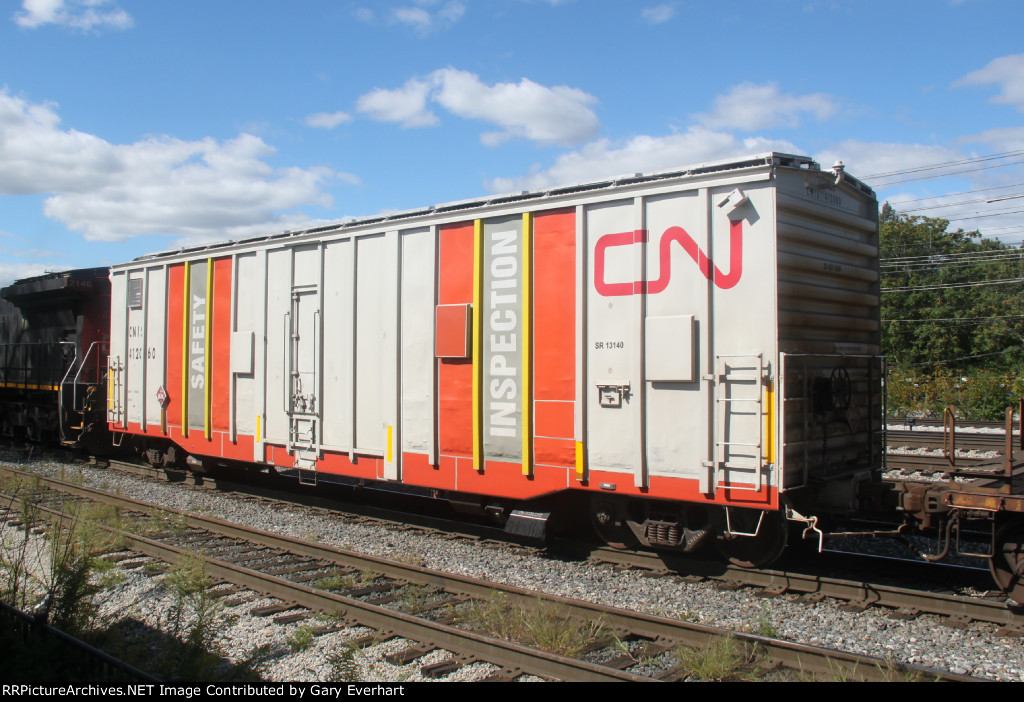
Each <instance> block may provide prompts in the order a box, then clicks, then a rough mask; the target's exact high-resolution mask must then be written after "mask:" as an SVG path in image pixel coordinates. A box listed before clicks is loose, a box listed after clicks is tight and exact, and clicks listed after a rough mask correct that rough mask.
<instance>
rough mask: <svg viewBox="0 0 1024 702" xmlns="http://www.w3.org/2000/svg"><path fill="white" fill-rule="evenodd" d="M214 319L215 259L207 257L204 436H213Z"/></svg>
mask: <svg viewBox="0 0 1024 702" xmlns="http://www.w3.org/2000/svg"><path fill="white" fill-rule="evenodd" d="M212 321H213V259H212V258H208V259H206V332H205V333H206V345H205V347H204V349H203V355H204V358H203V388H204V394H203V436H205V437H206V438H207V439H209V438H210V436H211V430H210V424H211V422H210V415H211V409H212V398H213V394H212V392H211V390H210V343H211V341H212V340H211V339H210V327H211V326H212Z"/></svg>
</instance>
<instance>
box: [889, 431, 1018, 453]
mask: <svg viewBox="0 0 1024 702" xmlns="http://www.w3.org/2000/svg"><path fill="white" fill-rule="evenodd" d="M886 439H887V445H888V447H889V449H890V450H891V449H893V448H898V447H901V446H908V447H914V448H928V449H941V448H943V433H942V432H941V431H921V430H916V431H915V430H907V429H890V430H889V431H888V432H886ZM1005 447H1006V435H1005V434H1002V433H998V434H996V433H985V434H982V433H977V432H968V431H962V430H958V431H957V433H956V448H957V451H1001V450H1003V449H1004V448H1005Z"/></svg>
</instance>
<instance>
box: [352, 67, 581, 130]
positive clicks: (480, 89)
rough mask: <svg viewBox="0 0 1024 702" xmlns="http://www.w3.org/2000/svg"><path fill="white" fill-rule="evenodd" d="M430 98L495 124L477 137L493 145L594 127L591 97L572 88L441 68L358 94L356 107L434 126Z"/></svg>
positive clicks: (461, 113) (390, 118) (395, 119)
mask: <svg viewBox="0 0 1024 702" xmlns="http://www.w3.org/2000/svg"><path fill="white" fill-rule="evenodd" d="M428 101H431V102H433V103H436V104H438V105H441V106H442V107H444V108H445V109H446V110H448V111H449V112H451V113H452V114H454V115H457V116H459V117H463V118H465V119H479V120H483V121H485V122H489V123H491V124H494V125H496V126H498V127H500V131H496V132H486V133H484V134H482V135H481V137H480V140H481V142H483V144H484V145H486V146H495V145H497V144H500V143H503V142H505V141H508V140H509V139H512V138H522V139H527V140H530V141H533V142H536V143H539V144H559V145H566V144H576V143H580V142H582V141H585V140H587V139H590V138H593V137H594V136H595V135H596V134H597V132H598V128H599V126H600V123H599V121H598V118H597V115H595V114H594V112H593V110H591V109H590V107H588V105H591V104H593V103H595V102H597V99H596V98H595V97H594V96H592V95H589V94H587V93H585V92H583V91H582V90H579V89H577V88H570V87H568V86H564V85H560V86H555V87H547V86H543V85H540V84H539V83H534V82H533V81H531V80H529V79H527V78H523V79H522V80H520V81H519V82H518V83H496V84H494V85H487V84H485V83H483V82H482V81H481V80H480V78H479V77H478V76H477V75H475V74H473V73H470V72H469V71H461V70H458V69H455V68H443V69H440V70H437V71H434V72H433V73H431V74H430V75H428V76H426V78H424V79H418V78H414V79H412V80H409V81H408V82H406V84H405V85H404V86H402V87H401V88H397V89H395V90H386V89H383V88H378V89H377V90H374V91H372V92H370V93H367V94H366V95H364V96H362V97H360V98H359V100H358V101H357V103H356V107H357V109H358V110H359V111H360V112H364V113H366V114H368V115H369V116H370V117H371V118H372V119H376V120H379V121H385V122H398V123H400V124H401V125H402V126H403V127H423V126H430V125H433V124H436V123H437V122H438V119H437V116H436V115H435V114H434V113H433V112H432V111H431V110H430V109H429V108H428V107H427V102H428Z"/></svg>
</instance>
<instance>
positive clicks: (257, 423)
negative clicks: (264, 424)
mask: <svg viewBox="0 0 1024 702" xmlns="http://www.w3.org/2000/svg"><path fill="white" fill-rule="evenodd" d="M262 419H263V417H262V416H260V415H258V414H257V415H256V443H257V444H258V443H260V441H262V440H263V439H262V436H261V434H260V425H261V421H262Z"/></svg>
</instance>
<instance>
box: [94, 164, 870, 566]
mask: <svg viewBox="0 0 1024 702" xmlns="http://www.w3.org/2000/svg"><path fill="white" fill-rule="evenodd" d="M877 212H878V206H877V202H876V199H875V196H874V193H873V192H872V190H871V189H870V188H869V187H867V186H866V185H864V184H863V183H861V182H860V181H858V180H857V179H856V178H854V177H852V176H850V175H849V174H847V173H846V172H845V170H844V168H843V166H842V164H841V163H839V164H836V166H835V167H833V168H831V169H822V168H821V167H820V166H819V165H818V164H816V163H815V162H814V161H812V160H811V159H809V158H805V157H800V156H793V155H788V154H779V153H769V154H761V155H756V156H751V157H749V158H743V159H736V160H729V161H721V162H714V163H705V164H700V165H696V166H692V167H688V168H681V169H674V170H670V171H663V172H658V173H650V174H636V175H631V176H627V177H622V178H617V179H613V180H605V181H597V182H589V183H582V184H578V185H572V186H567V187H561V188H554V189H549V190H543V191H535V192H522V193H516V194H510V195H505V196H498V197H492V198H488V199H481V200H468V201H461V202H454V203H448V204H444V205H438V206H435V207H430V208H426V209H419V210H410V211H404V212H398V213H394V214H389V215H386V216H377V217H368V218H362V219H353V220H348V221H344V222H339V223H334V224H329V225H325V226H319V227H315V228H311V229H303V230H296V231H288V232H282V233H278V234H273V235H270V236H265V237H258V238H252V239H247V240H244V241H234V242H226V243H220V244H214V245H210V246H203V247H196V248H190V249H184V250H177V251H167V252H163V253H158V254H153V255H149V256H145V257H142V258H140V259H136V260H134V261H131V262H129V263H125V264H120V265H116V266H114V267H113V268H112V269H111V276H110V277H111V286H112V307H111V331H110V337H111V343H110V352H109V389H108V400H109V404H108V408H107V422H108V427H109V429H110V431H112V432H114V433H115V434H117V435H128V436H131V437H133V439H134V440H135V441H137V442H139V445H140V446H141V447H142V450H143V451H144V452H145V455H146V456H147V457H148V458H149V459H150V460H151V461H152V462H153V463H155V464H181V465H189V466H192V467H193V468H195V469H199V470H202V469H204V468H213V467H214V466H217V465H223V464H233V465H247V466H253V467H258V468H263V469H269V470H276V471H278V472H283V473H286V474H290V475H294V476H295V477H296V478H297V479H298V480H299V481H300V482H301V483H303V484H306V485H310V486H315V485H316V484H318V483H320V482H323V481H336V482H371V481H372V482H373V483H374V484H376V485H378V486H384V487H391V488H394V489H399V490H407V491H421V492H423V493H425V494H428V495H432V496H436V497H441V498H449V499H451V500H452V501H453V502H455V503H457V504H459V505H461V506H463V507H471V508H472V509H475V510H479V511H480V512H483V513H487V514H490V515H492V516H493V517H494V518H496V519H498V520H501V521H502V522H504V523H505V524H506V527H507V528H508V529H509V530H510V531H513V532H518V533H530V534H541V533H544V531H545V530H546V529H548V528H549V527H554V526H557V518H558V516H559V515H572V516H573V518H574V519H576V520H581V519H587V520H589V521H591V522H592V524H593V525H594V527H595V528H596V529H597V531H598V533H600V534H601V535H602V536H603V537H604V538H605V540H606V541H608V542H609V543H612V544H616V545H620V546H629V545H632V544H636V543H641V544H645V545H647V546H651V547H657V548H662V549H679V550H683V551H690V550H693V549H695V548H697V547H698V546H700V545H701V544H702V543H704V542H706V541H715V542H717V544H718V546H719V548H720V549H721V550H722V551H723V553H724V554H725V555H727V556H728V557H729V558H730V559H732V560H733V561H735V562H737V563H743V564H750V565H753V564H762V563H767V562H770V561H771V560H773V559H774V558H776V557H777V556H778V555H779V554H780V553H781V551H782V549H783V548H784V547H785V544H786V538H787V533H788V529H787V523H788V522H793V521H796V522H799V523H803V524H805V525H810V526H813V525H815V524H817V523H818V520H819V519H821V518H823V517H824V516H827V515H849V514H851V513H853V512H854V511H855V510H856V509H857V504H858V497H859V494H860V491H861V489H862V487H863V486H864V485H866V484H870V483H872V482H875V481H877V479H878V471H877V468H878V466H879V465H880V462H881V459H880V456H881V451H882V440H881V435H882V425H881V417H882V414H883V411H882V404H883V399H882V397H883V395H882V377H883V372H884V369H883V359H882V358H881V357H880V356H879V352H880V333H879V328H880V322H879V308H880V305H879V275H878V218H877ZM552 515H555V516H554V517H552Z"/></svg>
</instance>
